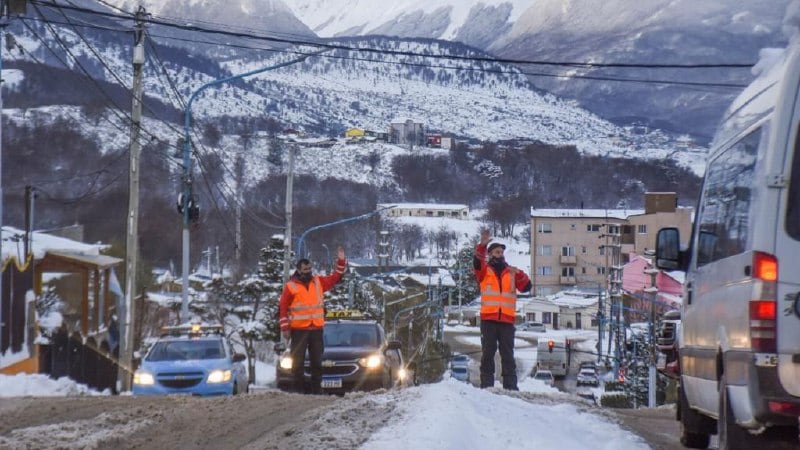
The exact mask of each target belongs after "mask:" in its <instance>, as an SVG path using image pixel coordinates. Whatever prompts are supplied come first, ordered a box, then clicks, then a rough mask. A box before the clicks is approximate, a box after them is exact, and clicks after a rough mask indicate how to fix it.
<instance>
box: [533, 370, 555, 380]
mask: <svg viewBox="0 0 800 450" xmlns="http://www.w3.org/2000/svg"><path fill="white" fill-rule="evenodd" d="M534 378H536V379H537V380H549V379H551V378H553V375H551V374H549V373H545V372H537V373H536V376H535V377H534Z"/></svg>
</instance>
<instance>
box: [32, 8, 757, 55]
mask: <svg viewBox="0 0 800 450" xmlns="http://www.w3.org/2000/svg"><path fill="white" fill-rule="evenodd" d="M31 2H32V3H34V4H41V5H43V6H48V7H50V6H54V7H59V6H60V7H62V8H65V9H72V10H75V11H80V12H84V13H88V14H98V15H102V16H106V17H113V18H117V19H127V20H130V19H132V16H131V15H119V14H114V13H106V12H102V11H97V10H94V9H90V8H82V7H77V6H66V5H58V4H57V3H56V2H55V1H52V2H44V1H42V0H31ZM146 21H147V22H148V23H151V24H154V25H162V26H166V27H171V28H177V29H181V30H184V31H197V32H203V33H209V34H220V35H225V36H231V37H240V38H248V39H256V40H263V41H269V42H276V43H281V44H291V45H304V46H310V47H321V48H326V49H329V50H346V51H362V52H369V53H378V54H384V55H395V56H409V57H419V58H430V59H452V60H461V61H472V62H489V63H502V64H518V65H543V66H566V67H572V68H575V67H584V68H640V69H641V68H643V69H710V68H717V69H719V68H728V69H733V68H740V69H744V68H747V69H749V68H751V67H752V66H753V65H754V63H700V64H664V63H598V62H582V61H546V60H525V59H513V58H496V57H483V56H465V55H453V54H446V55H435V54H424V53H419V52H412V51H402V50H387V49H376V48H371V47H352V46H347V45H343V44H335V43H331V42H330V41H328V42H323V41H322V40H317V41H314V40H301V39H285V38H280V37H272V36H264V35H256V34H252V33H244V32H235V31H226V30H220V29H211V28H205V27H200V26H197V25H190V24H177V23H173V22H169V21H166V20H158V19H153V18H150V19H146Z"/></svg>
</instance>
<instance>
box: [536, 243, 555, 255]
mask: <svg viewBox="0 0 800 450" xmlns="http://www.w3.org/2000/svg"><path fill="white" fill-rule="evenodd" d="M552 254H553V246H552V245H540V246H539V256H550V255H552Z"/></svg>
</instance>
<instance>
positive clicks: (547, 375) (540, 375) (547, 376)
mask: <svg viewBox="0 0 800 450" xmlns="http://www.w3.org/2000/svg"><path fill="white" fill-rule="evenodd" d="M533 379H534V380H539V381H541V382H543V383H544V384H546V385H548V386H553V385H554V384H555V383H556V379H555V377H554V376H553V372H551V371H549V370H544V369H540V370H537V371H536V373H535V374H534V375H533Z"/></svg>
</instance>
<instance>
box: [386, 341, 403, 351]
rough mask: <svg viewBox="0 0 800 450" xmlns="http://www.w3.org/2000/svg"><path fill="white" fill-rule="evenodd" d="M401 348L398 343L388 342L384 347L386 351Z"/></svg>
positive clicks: (401, 345) (400, 344)
mask: <svg viewBox="0 0 800 450" xmlns="http://www.w3.org/2000/svg"><path fill="white" fill-rule="evenodd" d="M401 348H403V344H402V343H401V342H400V341H389V343H388V344H387V345H386V349H387V350H400V349H401Z"/></svg>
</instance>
